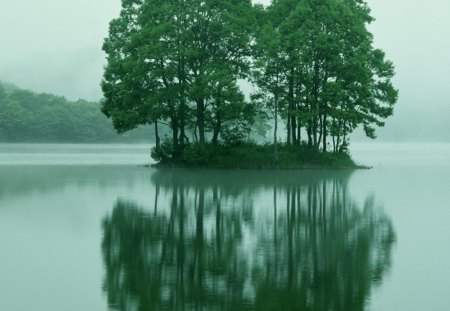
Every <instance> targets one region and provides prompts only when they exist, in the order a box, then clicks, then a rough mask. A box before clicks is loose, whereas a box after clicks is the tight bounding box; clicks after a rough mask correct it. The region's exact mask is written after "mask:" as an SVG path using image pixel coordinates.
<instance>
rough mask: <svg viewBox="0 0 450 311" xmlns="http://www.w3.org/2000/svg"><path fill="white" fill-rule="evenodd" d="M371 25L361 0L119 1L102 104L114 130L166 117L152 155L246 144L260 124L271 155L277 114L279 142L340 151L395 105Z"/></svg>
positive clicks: (107, 47)
mask: <svg viewBox="0 0 450 311" xmlns="http://www.w3.org/2000/svg"><path fill="white" fill-rule="evenodd" d="M373 20H374V19H373V17H372V16H371V15H370V9H369V7H368V5H367V3H366V2H365V1H363V0H320V1H317V0H277V1H273V2H272V3H271V4H270V5H269V6H267V7H262V6H260V5H255V6H252V4H251V1H250V0H239V1H230V0H228V1H227V0H202V1H197V0H195V1H185V0H170V1H159V0H123V1H122V10H121V13H120V16H119V17H117V18H116V19H114V20H113V21H112V22H111V24H110V30H109V36H108V37H107V38H106V39H105V42H104V45H103V49H104V51H105V52H106V54H107V61H108V62H107V66H106V68H105V73H104V79H103V81H102V89H103V92H104V96H105V101H104V102H103V106H102V110H103V112H104V113H105V114H106V115H107V116H108V117H111V118H112V120H113V123H114V126H115V128H116V129H117V130H118V131H119V132H124V131H128V130H130V129H133V128H135V127H137V126H139V125H142V124H154V126H155V131H156V133H158V124H167V125H168V126H169V127H170V129H171V135H170V137H168V138H167V139H166V140H165V143H164V144H165V145H166V146H168V148H161V146H160V144H159V137H158V139H157V145H156V151H157V152H156V154H159V156H161V153H162V150H163V149H164V150H165V151H164V152H166V153H168V154H166V155H165V156H172V157H177V156H178V155H180V154H181V153H182V152H183V150H184V148H186V146H188V145H190V144H191V143H192V142H197V143H199V144H200V145H204V144H206V143H208V142H211V143H212V144H215V145H217V144H220V143H223V144H230V143H231V144H232V143H236V142H239V141H244V140H246V139H248V137H249V136H250V134H251V131H252V129H255V128H261V127H260V126H256V125H260V123H261V122H263V123H264V122H266V123H270V124H273V125H274V126H273V130H274V134H273V138H274V145H275V153H276V146H277V144H278V141H279V140H278V136H279V135H280V134H279V133H278V129H279V126H278V122H279V120H280V121H282V123H283V127H284V129H285V134H282V136H283V137H284V138H285V142H286V144H288V145H292V146H301V145H302V144H303V145H307V146H309V147H310V148H312V149H315V150H321V151H324V152H325V151H332V152H335V153H338V152H343V151H346V148H347V146H348V143H349V141H348V140H349V134H350V133H352V132H353V131H354V130H355V129H356V128H358V127H362V128H363V129H364V131H365V133H366V135H367V136H368V137H371V138H375V137H376V133H375V128H376V127H377V126H383V125H384V119H386V118H387V117H389V116H390V115H392V113H393V107H394V104H395V102H396V100H397V95H398V92H397V90H396V89H395V88H394V87H393V85H392V83H391V79H392V77H393V75H394V67H393V64H392V62H390V61H388V60H386V59H385V55H384V52H383V51H382V50H379V49H376V48H375V47H373V38H372V34H371V33H370V32H369V31H368V29H367V26H368V24H369V23H371V22H372V21H373ZM242 81H250V82H251V83H252V84H253V87H254V91H253V93H252V94H251V97H250V98H248V96H245V94H244V93H243V91H242V87H241V86H242V83H243V82H242ZM167 150H168V151H167Z"/></svg>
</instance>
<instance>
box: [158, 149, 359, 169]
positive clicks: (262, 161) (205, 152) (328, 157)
mask: <svg viewBox="0 0 450 311" xmlns="http://www.w3.org/2000/svg"><path fill="white" fill-rule="evenodd" d="M157 160H159V162H158V164H156V165H155V166H156V167H188V168H189V167H194V168H195V167H196V168H219V169H222V168H223V169H322V168H323V169H327V168H331V169H345V168H363V167H362V166H358V165H357V164H355V162H354V161H353V160H352V158H351V157H350V155H349V154H348V153H332V152H326V153H324V152H321V151H318V150H316V149H311V148H310V147H308V146H307V145H302V146H289V145H286V144H279V145H278V161H275V153H274V145H273V144H265V145H258V144H254V143H242V144H239V145H235V146H224V145H213V144H205V145H200V144H191V145H189V146H187V147H186V148H185V149H184V151H183V152H182V154H181V155H179V156H178V157H160V158H157Z"/></svg>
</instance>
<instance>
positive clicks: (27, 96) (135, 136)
mask: <svg viewBox="0 0 450 311" xmlns="http://www.w3.org/2000/svg"><path fill="white" fill-rule="evenodd" d="M153 139H154V134H153V130H152V128H151V127H142V128H138V129H135V130H133V131H130V132H128V133H125V134H122V135H119V134H117V133H116V131H115V129H114V128H113V126H112V122H111V120H110V119H108V118H107V117H106V116H105V115H104V114H103V113H102V112H101V111H100V103H99V102H89V101H86V100H82V99H80V100H78V101H75V102H73V101H69V100H67V99H66V98H64V97H62V96H57V95H53V94H45V93H42V94H38V93H35V92H32V91H28V90H24V89H21V88H19V87H17V86H15V85H13V84H10V83H4V82H0V142H29V143H41V142H42V143H43V142H55V143H59V142H60V143H114V142H121V143H133V142H147V143H148V142H151V141H152V140H153Z"/></svg>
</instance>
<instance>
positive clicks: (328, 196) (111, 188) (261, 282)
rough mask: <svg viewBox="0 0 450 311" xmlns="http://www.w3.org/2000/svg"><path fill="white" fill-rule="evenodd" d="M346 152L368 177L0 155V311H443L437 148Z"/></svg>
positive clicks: (449, 241)
mask: <svg viewBox="0 0 450 311" xmlns="http://www.w3.org/2000/svg"><path fill="white" fill-rule="evenodd" d="M352 150H353V152H352V153H353V155H354V158H355V159H356V160H357V161H359V162H361V163H363V164H368V165H373V166H374V168H373V169H371V170H360V171H356V172H350V171H292V172H288V171H281V172H275V171H190V170H169V171H157V170H154V169H150V168H144V167H142V166H141V165H142V164H146V163H148V162H149V160H148V154H149V146H144V145H138V146H123V145H107V146H100V145H4V144H3V145H0V252H1V256H0V310H7V311H16V310H17V311H22V310H24V311H25V310H30V311H31V310H32V311H36V310H46V311H47V310H65V311H72V310H73V311H75V310H76V311H79V310H349V311H351V310H376V311H378V310H381V311H384V310H405V311H406V310H407V311H410V310H420V311H422V310H450V266H449V265H450V264H449V262H450V225H449V219H450V200H449V199H448V194H449V189H450V145H381V144H371V145H355V146H354V148H353V149H352Z"/></svg>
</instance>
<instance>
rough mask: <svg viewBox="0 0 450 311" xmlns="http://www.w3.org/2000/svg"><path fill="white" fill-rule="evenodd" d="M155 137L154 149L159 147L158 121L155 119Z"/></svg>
mask: <svg viewBox="0 0 450 311" xmlns="http://www.w3.org/2000/svg"><path fill="white" fill-rule="evenodd" d="M155 139H156V150H160V149H161V140H160V138H159V131H158V121H157V120H156V121H155Z"/></svg>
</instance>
